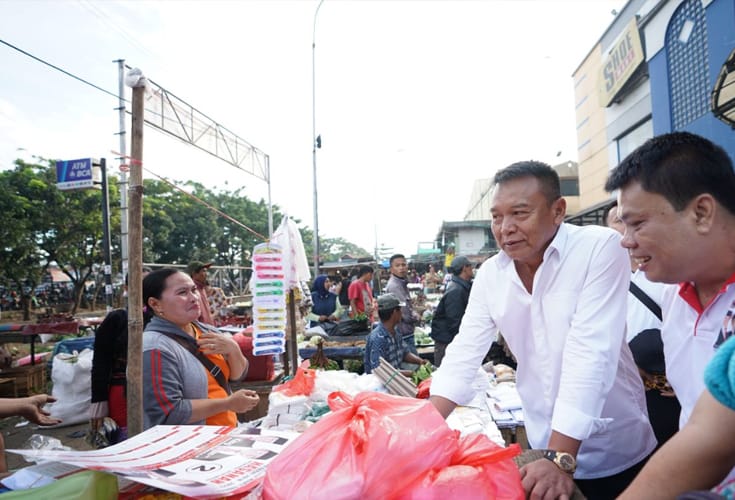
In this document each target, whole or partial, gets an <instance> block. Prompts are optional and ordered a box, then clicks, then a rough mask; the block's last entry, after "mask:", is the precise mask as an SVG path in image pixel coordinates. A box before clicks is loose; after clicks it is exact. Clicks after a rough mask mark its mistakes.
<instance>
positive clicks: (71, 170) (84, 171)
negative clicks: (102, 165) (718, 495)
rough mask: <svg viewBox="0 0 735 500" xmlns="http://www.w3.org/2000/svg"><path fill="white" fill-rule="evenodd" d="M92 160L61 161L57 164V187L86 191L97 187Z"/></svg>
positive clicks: (97, 180)
mask: <svg viewBox="0 0 735 500" xmlns="http://www.w3.org/2000/svg"><path fill="white" fill-rule="evenodd" d="M92 167H93V166H92V158H83V159H81V160H59V161H57V162H56V187H58V188H59V189H84V188H90V187H97V186H95V183H96V182H99V179H95V175H94V174H95V173H96V172H94V170H98V169H93V168H92Z"/></svg>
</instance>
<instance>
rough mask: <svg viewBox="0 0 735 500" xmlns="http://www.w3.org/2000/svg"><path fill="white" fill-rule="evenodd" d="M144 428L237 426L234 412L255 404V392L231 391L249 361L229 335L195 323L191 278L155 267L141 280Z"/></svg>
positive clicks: (194, 292)
mask: <svg viewBox="0 0 735 500" xmlns="http://www.w3.org/2000/svg"><path fill="white" fill-rule="evenodd" d="M143 300H144V304H145V306H146V308H147V311H146V314H148V315H152V319H151V321H150V322H149V323H148V325H147V326H146V328H145V331H144V334H143V396H144V400H143V408H144V419H143V426H144V428H146V429H147V428H149V427H152V426H154V425H157V424H169V425H175V424H204V423H206V424H207V425H229V426H236V425H237V415H236V413H244V412H247V411H248V410H250V409H252V408H254V407H255V406H256V405H257V404H258V399H259V398H258V395H257V393H255V392H254V391H250V390H245V389H241V390H238V391H236V392H231V391H230V388H229V381H230V380H231V381H237V380H241V379H242V377H244V376H245V374H246V373H247V367H248V362H247V359H246V358H245V357H244V356H243V354H242V352H241V350H240V347H239V346H238V345H237V343H236V342H235V341H234V340H233V339H232V337H231V335H229V334H222V333H220V332H219V331H217V330H216V329H215V328H214V327H212V326H210V325H205V324H203V323H199V322H198V321H197V318H198V317H199V314H200V307H201V306H200V301H199V291H198V290H197V287H196V285H195V284H194V282H193V281H192V279H191V277H190V276H189V275H187V274H185V273H182V272H181V271H178V270H176V269H159V270H157V271H154V272H152V273H150V274H149V275H148V276H146V277H145V279H144V280H143Z"/></svg>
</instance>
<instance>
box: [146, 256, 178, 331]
mask: <svg viewBox="0 0 735 500" xmlns="http://www.w3.org/2000/svg"><path fill="white" fill-rule="evenodd" d="M180 272H182V271H180V270H179V269H174V268H172V267H164V268H163V269H157V270H155V271H153V272H152V273H150V274H148V276H146V277H145V278H143V305H144V306H145V318H144V319H145V322H146V323H148V321H150V319H151V318H152V317H153V310H152V308H151V306H150V305H149V304H148V300H149V299H150V298H151V297H153V298H156V299H160V298H161V296H162V295H163V292H164V290H166V280H167V279H168V278H169V276H171V275H173V274H176V273H180Z"/></svg>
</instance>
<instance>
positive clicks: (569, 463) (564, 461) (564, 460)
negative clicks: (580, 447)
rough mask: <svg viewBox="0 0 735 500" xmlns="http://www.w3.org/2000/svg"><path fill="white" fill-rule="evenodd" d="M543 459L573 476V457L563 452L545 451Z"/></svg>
mask: <svg viewBox="0 0 735 500" xmlns="http://www.w3.org/2000/svg"><path fill="white" fill-rule="evenodd" d="M544 458H545V459H547V460H551V461H552V462H554V463H555V464H556V466H557V467H559V468H560V469H561V470H562V471H564V472H566V473H567V474H574V471H575V470H577V459H576V458H574V455H571V454H569V453H566V452H564V451H555V450H545V451H544Z"/></svg>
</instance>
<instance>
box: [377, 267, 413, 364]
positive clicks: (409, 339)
mask: <svg viewBox="0 0 735 500" xmlns="http://www.w3.org/2000/svg"><path fill="white" fill-rule="evenodd" d="M389 262H390V278H388V283H387V284H386V285H385V291H386V292H387V293H392V294H393V295H395V296H396V297H397V298H398V300H400V301H401V302H402V303H403V304H405V305H404V306H403V307H402V308H401V321H400V323H398V324H397V325H396V330H397V331H398V333H400V334H401V336H402V337H403V340H405V341H406V345H408V348H409V350H410V351H411V352H412V353H414V354H418V352H417V351H416V340H415V339H414V336H413V331H414V330H415V329H416V324H417V323H418V322H419V320H420V319H421V318H420V317H419V315H418V313H417V312H416V311H414V310H413V305H412V304H411V294H410V293H409V291H408V263H407V262H406V257H405V256H404V255H403V254H400V253H397V254H395V255H392V256H391V258H390V261H389Z"/></svg>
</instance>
